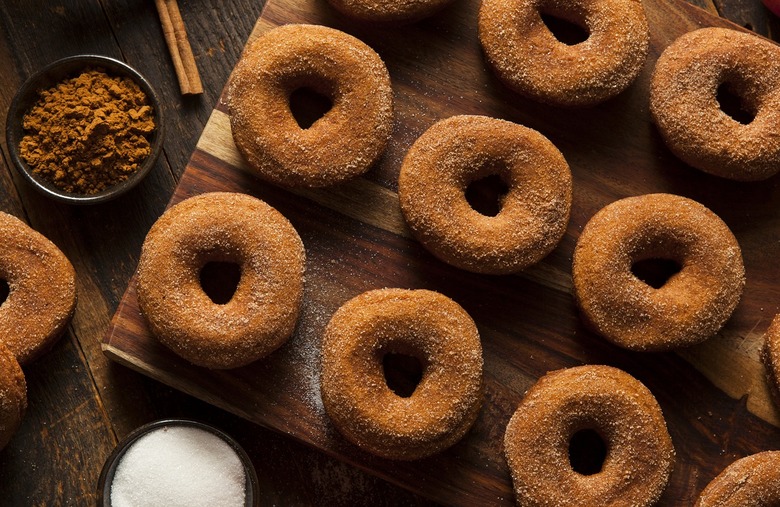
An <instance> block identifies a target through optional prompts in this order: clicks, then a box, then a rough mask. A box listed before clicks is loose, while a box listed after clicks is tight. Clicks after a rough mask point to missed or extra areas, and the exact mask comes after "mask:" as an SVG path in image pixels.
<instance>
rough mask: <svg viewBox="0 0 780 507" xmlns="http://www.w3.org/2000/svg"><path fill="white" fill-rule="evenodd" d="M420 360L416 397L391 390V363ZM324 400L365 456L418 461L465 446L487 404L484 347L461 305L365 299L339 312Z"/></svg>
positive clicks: (419, 296)
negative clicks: (388, 359)
mask: <svg viewBox="0 0 780 507" xmlns="http://www.w3.org/2000/svg"><path fill="white" fill-rule="evenodd" d="M388 353H396V354H398V353H400V354H406V355H410V356H414V357H416V358H417V359H418V360H419V361H420V363H421V365H422V368H423V373H422V379H421V380H420V382H419V384H418V385H417V387H416V389H415V390H414V392H413V393H412V395H411V396H410V397H408V398H405V397H401V396H399V395H397V394H395V392H393V391H392V390H391V389H390V388H389V387H388V386H387V382H386V380H385V377H384V373H383V365H382V361H383V357H384V355H385V354H388ZM321 382H322V384H321V393H322V401H323V404H324V406H325V410H326V411H327V413H328V415H329V416H330V418H331V420H332V421H333V424H334V425H335V426H336V428H337V429H338V430H339V431H340V432H341V434H342V435H344V437H346V438H347V439H348V440H350V441H351V442H352V443H354V444H355V445H357V446H358V447H360V448H361V449H363V450H365V451H367V452H370V453H373V454H376V455H379V456H382V457H385V458H392V459H400V460H412V459H418V458H423V457H426V456H430V455H432V454H435V453H437V452H439V451H442V450H444V449H446V448H448V447H450V446H451V445H452V444H454V443H455V442H457V441H458V440H460V439H461V437H462V436H463V435H464V434H465V433H466V432H467V431H468V429H469V428H470V427H471V425H472V424H473V423H474V420H475V419H476V418H477V415H478V413H479V409H480V407H481V405H482V390H483V382H482V346H481V344H480V339H479V333H478V331H477V327H476V325H475V324H474V321H473V320H472V319H471V317H470V316H469V315H468V314H467V313H466V312H465V310H463V308H461V307H460V306H459V305H458V304H457V303H455V302H454V301H452V300H451V299H449V298H447V297H446V296H443V295H441V294H439V293H437V292H433V291H428V290H404V289H380V290H373V291H369V292H365V293H363V294H361V295H359V296H357V297H355V298H353V299H351V300H350V301H348V302H347V303H345V304H344V305H343V306H342V307H341V308H339V309H338V310H337V311H336V313H335V314H334V315H333V318H332V319H331V320H330V322H329V323H328V326H327V328H326V330H325V336H324V337H323V341H322V375H321Z"/></svg>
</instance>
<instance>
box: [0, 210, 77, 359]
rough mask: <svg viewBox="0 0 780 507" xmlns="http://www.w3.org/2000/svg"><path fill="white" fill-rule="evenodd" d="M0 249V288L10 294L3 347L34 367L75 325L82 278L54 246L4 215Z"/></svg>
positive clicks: (2, 321) (0, 307) (0, 311)
mask: <svg viewBox="0 0 780 507" xmlns="http://www.w3.org/2000/svg"><path fill="white" fill-rule="evenodd" d="M0 245H2V248H0V286H2V287H7V291H8V294H7V297H6V298H5V301H2V300H1V299H0V342H3V343H4V344H5V346H6V347H8V348H9V349H10V350H11V352H13V354H14V355H15V356H16V360H17V361H19V363H20V364H22V365H28V364H30V363H31V362H32V361H33V360H35V359H37V358H38V357H40V356H41V355H42V354H43V353H44V352H46V351H47V350H49V348H50V347H51V346H52V345H53V344H54V342H56V341H57V339H58V338H59V337H60V336H62V333H63V332H64V331H65V328H66V327H67V326H68V323H70V319H71V318H72V317H73V313H74V312H75V310H76V272H75V271H74V269H73V266H72V265H71V263H70V261H69V260H68V258H67V257H65V254H63V253H62V251H60V249H59V248H57V246H56V245H55V244H54V243H52V242H51V241H49V240H48V239H46V238H45V237H44V236H43V235H42V234H40V233H38V232H36V231H34V230H33V229H31V228H30V227H29V226H28V225H27V224H25V223H24V222H22V221H21V220H19V219H18V218H16V217H14V216H11V215H8V214H6V213H2V212H0ZM0 292H5V291H3V290H0ZM1 297H2V296H0V298H1Z"/></svg>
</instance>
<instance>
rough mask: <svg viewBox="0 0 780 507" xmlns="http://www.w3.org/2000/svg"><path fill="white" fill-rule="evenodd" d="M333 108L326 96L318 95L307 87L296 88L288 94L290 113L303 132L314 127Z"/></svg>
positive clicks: (323, 94)
mask: <svg viewBox="0 0 780 507" xmlns="http://www.w3.org/2000/svg"><path fill="white" fill-rule="evenodd" d="M331 108H333V101H332V100H331V99H330V98H329V97H328V94H325V93H320V92H318V91H317V90H314V89H313V88H310V87H308V86H302V87H300V88H296V89H295V90H293V91H292V93H291V94H290V112H291V113H292V115H293V118H295V121H296V122H297V123H298V126H299V127H301V128H302V129H303V130H306V129H308V128H309V127H311V126H312V125H314V124H315V123H316V122H317V120H319V119H320V118H322V117H323V116H325V115H326V114H327V113H328V111H330V110H331Z"/></svg>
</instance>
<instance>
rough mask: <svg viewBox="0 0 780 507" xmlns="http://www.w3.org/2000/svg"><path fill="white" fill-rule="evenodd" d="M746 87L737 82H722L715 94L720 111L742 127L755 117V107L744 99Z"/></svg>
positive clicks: (744, 84)
mask: <svg viewBox="0 0 780 507" xmlns="http://www.w3.org/2000/svg"><path fill="white" fill-rule="evenodd" d="M746 85H747V83H744V82H741V81H737V80H729V81H724V82H722V83H721V84H720V85H719V86H718V89H717V92H716V94H715V98H716V100H717V101H718V105H719V106H720V110H721V111H723V112H724V113H726V114H727V115H728V116H729V117H731V119H733V120H734V121H736V122H738V123H741V124H742V125H748V124H750V123H751V122H752V121H753V120H754V119H755V117H756V110H755V107H754V106H753V104H751V103H750V101H748V100H746V98H745V97H746V93H745V87H746Z"/></svg>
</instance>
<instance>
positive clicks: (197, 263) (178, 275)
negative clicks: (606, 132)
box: [137, 192, 305, 369]
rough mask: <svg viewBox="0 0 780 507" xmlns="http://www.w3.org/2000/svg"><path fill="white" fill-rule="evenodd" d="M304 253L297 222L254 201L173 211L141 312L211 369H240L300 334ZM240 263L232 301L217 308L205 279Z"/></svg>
mask: <svg viewBox="0 0 780 507" xmlns="http://www.w3.org/2000/svg"><path fill="white" fill-rule="evenodd" d="M304 257H305V256H304V250H303V244H302V243H301V239H300V237H299V236H298V233H297V232H296V231H295V229H294V228H293V226H292V225H291V224H290V222H288V221H287V219H286V218H284V217H283V216H282V215H281V214H280V213H279V212H278V211H276V210H275V209H274V208H272V207H271V206H269V205H268V204H266V203H264V202H263V201H261V200H259V199H255V198H254V197H251V196H248V195H244V194H232V193H223V192H215V193H209V194H203V195H199V196H197V197H192V198H190V199H187V200H185V201H182V202H180V203H179V204H177V205H175V206H173V207H172V208H170V209H169V210H168V211H166V212H165V213H164V214H163V215H162V216H161V217H160V218H159V219H158V220H157V222H155V224H154V225H153V226H152V228H151V230H150V231H149V234H148V235H147V236H146V240H145V241H144V244H143V248H142V251H141V259H140V262H139V266H138V287H137V290H138V304H139V307H140V309H141V312H142V313H143V315H144V317H146V321H147V323H148V324H149V328H150V329H151V331H152V333H153V334H154V335H155V336H156V337H157V338H158V339H159V340H160V342H162V343H163V344H164V345H166V346H167V347H169V348H170V349H171V350H173V351H174V352H175V353H177V354H178V355H180V356H181V357H183V358H184V359H186V360H188V361H190V362H191V363H193V364H196V365H199V366H205V367H207V368H215V369H222V368H236V367H239V366H243V365H246V364H249V363H251V362H252V361H255V360H257V359H259V358H261V357H264V356H266V355H268V354H270V353H271V352H273V351H274V350H276V349H277V348H278V347H279V346H280V345H281V344H282V343H284V342H285V341H286V340H287V338H288V337H289V336H290V334H291V333H292V332H293V328H294V327H295V323H296V321H297V319H298V314H299V311H300V307H301V299H302V294H303V271H304ZM214 261H218V262H230V263H236V264H238V265H239V267H240V269H241V277H240V280H239V282H238V286H237V287H236V290H235V293H234V294H233V296H232V298H231V299H230V300H229V301H228V302H227V303H225V304H217V303H215V302H214V301H212V300H211V298H210V297H209V296H208V295H207V294H206V293H205V292H204V290H203V287H202V286H201V283H200V271H201V269H203V267H204V266H205V265H206V264H207V263H209V262H214Z"/></svg>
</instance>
